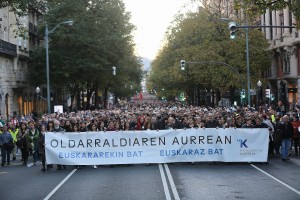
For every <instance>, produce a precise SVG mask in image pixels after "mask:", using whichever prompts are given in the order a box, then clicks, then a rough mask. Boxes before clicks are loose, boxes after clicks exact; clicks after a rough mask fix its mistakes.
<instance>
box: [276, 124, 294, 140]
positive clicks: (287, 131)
mask: <svg viewBox="0 0 300 200" xmlns="http://www.w3.org/2000/svg"><path fill="white" fill-rule="evenodd" d="M278 128H279V129H280V130H281V134H282V139H291V137H292V135H293V133H294V128H293V125H292V124H291V123H290V122H288V123H287V124H286V123H282V124H280V125H279V127H278Z"/></svg>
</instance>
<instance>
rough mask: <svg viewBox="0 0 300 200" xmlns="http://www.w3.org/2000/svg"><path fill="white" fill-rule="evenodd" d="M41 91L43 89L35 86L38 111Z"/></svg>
mask: <svg viewBox="0 0 300 200" xmlns="http://www.w3.org/2000/svg"><path fill="white" fill-rule="evenodd" d="M40 92H41V89H40V88H39V87H36V88H35V93H36V112H38V98H39V93H40Z"/></svg>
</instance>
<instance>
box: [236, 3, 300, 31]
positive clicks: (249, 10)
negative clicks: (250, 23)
mask: <svg viewBox="0 0 300 200" xmlns="http://www.w3.org/2000/svg"><path fill="white" fill-rule="evenodd" d="M234 3H235V9H236V10H240V9H241V8H242V9H243V10H244V11H246V14H247V16H249V17H250V18H256V17H257V16H258V14H263V13H265V12H266V10H267V9H270V10H282V9H285V8H289V9H290V10H291V11H292V13H293V14H294V16H295V18H296V21H297V22H298V24H297V28H300V24H299V21H300V1H298V0H297V1H296V0H292V1H286V0H255V1H253V0H243V1H240V0H235V1H234Z"/></svg>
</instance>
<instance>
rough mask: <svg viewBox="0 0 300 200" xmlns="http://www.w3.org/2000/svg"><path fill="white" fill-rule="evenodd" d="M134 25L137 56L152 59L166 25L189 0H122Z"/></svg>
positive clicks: (158, 47)
mask: <svg viewBox="0 0 300 200" xmlns="http://www.w3.org/2000/svg"><path fill="white" fill-rule="evenodd" d="M123 2H124V3H125V6H126V10H127V11H129V12H131V21H130V22H131V23H132V24H134V25H135V26H136V30H135V31H134V33H133V35H134V41H135V43H136V51H137V54H138V56H141V57H145V58H148V59H150V60H153V59H154V58H155V56H156V54H157V52H158V50H159V49H160V47H161V44H162V42H163V38H164V35H165V32H166V30H167V27H168V26H170V24H171V22H172V21H173V20H174V16H175V15H176V14H178V13H179V12H181V13H182V12H184V10H187V8H185V9H184V8H183V7H184V6H185V7H187V6H188V5H191V4H190V0H123Z"/></svg>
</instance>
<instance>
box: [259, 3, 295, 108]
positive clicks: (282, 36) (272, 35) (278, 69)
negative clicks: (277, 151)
mask: <svg viewBox="0 0 300 200" xmlns="http://www.w3.org/2000/svg"><path fill="white" fill-rule="evenodd" d="M261 24H262V25H266V26H295V24H296V20H295V18H294V17H293V14H292V12H291V11H290V9H289V8H286V9H284V10H279V11H270V10H267V11H266V13H265V14H264V15H261ZM262 31H263V32H264V33H265V36H266V39H267V40H269V43H270V49H271V50H272V56H273V57H272V59H273V61H272V65H271V66H270V68H269V70H268V72H267V73H266V77H267V79H268V80H269V84H268V85H267V88H270V89H271V93H272V94H274V96H275V100H277V101H279V100H280V101H282V102H283V103H284V104H285V105H286V109H293V108H294V106H295V105H299V103H300V102H299V101H300V98H299V94H300V77H299V76H300V60H299V53H300V48H299V47H300V38H299V30H297V29H296V28H274V27H273V28H262Z"/></svg>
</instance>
